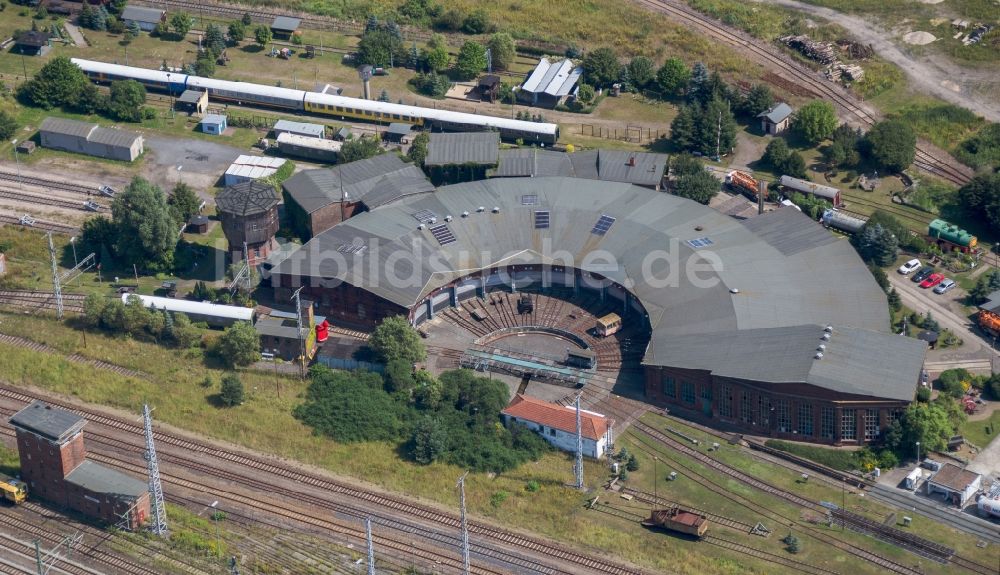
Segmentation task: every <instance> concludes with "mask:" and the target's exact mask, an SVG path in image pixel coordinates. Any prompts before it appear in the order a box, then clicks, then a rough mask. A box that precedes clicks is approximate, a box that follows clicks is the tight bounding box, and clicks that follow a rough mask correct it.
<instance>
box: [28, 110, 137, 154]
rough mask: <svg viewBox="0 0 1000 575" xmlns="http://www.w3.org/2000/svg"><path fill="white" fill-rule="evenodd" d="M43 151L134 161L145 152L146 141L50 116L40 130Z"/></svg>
mask: <svg viewBox="0 0 1000 575" xmlns="http://www.w3.org/2000/svg"><path fill="white" fill-rule="evenodd" d="M38 134H39V140H40V142H41V145H42V147H43V148H52V149H54V150H63V151H66V152H76V153H78V154H87V155H88V156H97V157H99V158H107V159H109V160H121V161H123V162H131V161H133V160H135V159H136V158H138V157H139V156H140V155H141V154H142V152H143V138H142V136H141V135H140V134H139V133H137V132H130V131H126V130H119V129H117V128H102V127H100V126H98V125H97V124H93V123H91V122H80V121H78V120H68V119H66V118H53V117H48V118H45V120H43V121H42V126H41V128H39V130H38Z"/></svg>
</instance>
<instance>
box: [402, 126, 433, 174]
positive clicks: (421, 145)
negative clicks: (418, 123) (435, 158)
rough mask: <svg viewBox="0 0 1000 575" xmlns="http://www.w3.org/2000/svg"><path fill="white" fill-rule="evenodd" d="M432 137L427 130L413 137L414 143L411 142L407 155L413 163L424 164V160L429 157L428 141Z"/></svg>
mask: <svg viewBox="0 0 1000 575" xmlns="http://www.w3.org/2000/svg"><path fill="white" fill-rule="evenodd" d="M430 140H431V138H430V136H429V135H428V134H427V132H420V133H419V134H417V137H415V138H413V143H412V144H410V149H409V151H407V152H406V155H407V156H408V157H409V158H410V159H411V160H413V163H414V164H416V165H418V166H422V165H424V160H425V159H426V158H427V143H428V142H430Z"/></svg>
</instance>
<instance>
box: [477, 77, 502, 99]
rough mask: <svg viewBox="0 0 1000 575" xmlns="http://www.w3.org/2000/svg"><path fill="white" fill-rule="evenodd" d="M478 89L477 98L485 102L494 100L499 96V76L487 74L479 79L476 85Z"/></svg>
mask: <svg viewBox="0 0 1000 575" xmlns="http://www.w3.org/2000/svg"><path fill="white" fill-rule="evenodd" d="M476 89H477V90H479V98H480V99H482V100H483V101H486V102H495V101H496V99H497V98H499V97H500V76H497V75H496V74H487V75H486V76H483V77H482V78H480V79H479V84H478V85H477V86H476Z"/></svg>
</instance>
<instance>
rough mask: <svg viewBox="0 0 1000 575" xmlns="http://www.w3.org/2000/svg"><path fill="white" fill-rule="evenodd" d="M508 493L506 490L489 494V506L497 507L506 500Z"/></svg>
mask: <svg viewBox="0 0 1000 575" xmlns="http://www.w3.org/2000/svg"><path fill="white" fill-rule="evenodd" d="M509 495H510V494H508V493H507V492H506V491H497V492H495V493H494V494H493V495H490V506H491V507H493V508H494V509H499V508H500V506H501V505H503V502H504V501H507V497H508V496H509Z"/></svg>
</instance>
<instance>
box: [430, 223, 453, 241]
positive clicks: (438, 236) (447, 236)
mask: <svg viewBox="0 0 1000 575" xmlns="http://www.w3.org/2000/svg"><path fill="white" fill-rule="evenodd" d="M431 234H433V235H434V239H435V240H437V241H438V243H439V244H441V245H442V246H446V245H448V244H450V243H452V242H454V241H456V240H455V234H453V233H451V230H450V229H448V226H446V225H444V224H441V225H440V226H434V227H433V228H431Z"/></svg>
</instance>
